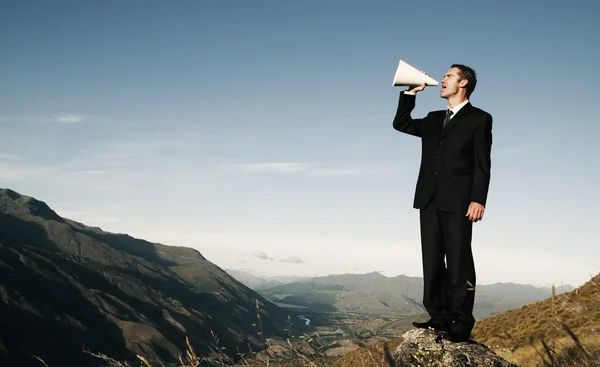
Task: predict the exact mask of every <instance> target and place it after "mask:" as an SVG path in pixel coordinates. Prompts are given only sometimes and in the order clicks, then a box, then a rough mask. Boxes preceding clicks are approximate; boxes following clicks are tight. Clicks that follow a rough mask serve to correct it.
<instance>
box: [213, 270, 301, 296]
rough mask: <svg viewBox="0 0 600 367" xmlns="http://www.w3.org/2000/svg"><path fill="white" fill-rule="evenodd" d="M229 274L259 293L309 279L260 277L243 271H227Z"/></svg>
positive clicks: (298, 277)
mask: <svg viewBox="0 0 600 367" xmlns="http://www.w3.org/2000/svg"><path fill="white" fill-rule="evenodd" d="M225 271H226V272H227V274H229V275H231V276H232V277H234V278H235V279H237V280H238V281H240V282H242V283H243V284H245V285H246V286H248V287H249V288H251V289H253V290H255V291H258V290H261V289H267V288H272V287H276V286H278V285H283V284H288V283H292V282H299V281H302V280H304V279H308V278H309V277H300V276H272V277H259V276H256V275H254V274H252V273H249V272H247V271H243V270H234V269H225Z"/></svg>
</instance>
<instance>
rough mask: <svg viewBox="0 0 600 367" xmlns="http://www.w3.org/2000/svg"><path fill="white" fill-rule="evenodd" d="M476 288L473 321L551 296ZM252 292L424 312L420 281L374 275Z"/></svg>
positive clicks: (369, 309) (346, 306) (323, 305)
mask: <svg viewBox="0 0 600 367" xmlns="http://www.w3.org/2000/svg"><path fill="white" fill-rule="evenodd" d="M476 288H477V291H476V293H475V307H474V311H473V313H474V315H475V317H476V318H477V319H483V318H485V317H488V316H490V315H493V314H497V313H501V312H504V311H507V310H510V309H514V308H518V307H520V306H522V305H525V304H528V303H533V302H536V301H539V300H542V299H545V298H547V297H549V296H551V295H552V289H551V288H536V287H534V286H532V285H528V284H516V283H496V284H490V285H479V284H478V285H477V286H476ZM572 289H573V287H571V286H568V285H567V286H561V287H558V288H556V290H555V294H561V293H564V292H568V291H570V290H572ZM258 291H259V293H261V294H262V295H264V296H265V297H267V298H269V299H271V300H274V301H278V302H283V303H292V304H296V305H301V306H305V307H309V308H311V309H314V310H320V311H336V312H344V311H351V312H354V313H359V314H364V315H370V316H412V315H416V314H419V313H423V312H425V309H424V307H423V305H422V295H423V279H422V278H420V277H408V276H405V275H399V276H396V277H392V278H389V277H386V276H384V275H382V274H380V273H378V272H372V273H368V274H341V275H329V276H326V277H315V278H309V279H305V280H303V281H300V282H292V283H288V284H282V285H278V286H275V287H272V288H267V289H260V290H258ZM342 300H343V302H342Z"/></svg>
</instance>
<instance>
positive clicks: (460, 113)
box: [440, 102, 472, 139]
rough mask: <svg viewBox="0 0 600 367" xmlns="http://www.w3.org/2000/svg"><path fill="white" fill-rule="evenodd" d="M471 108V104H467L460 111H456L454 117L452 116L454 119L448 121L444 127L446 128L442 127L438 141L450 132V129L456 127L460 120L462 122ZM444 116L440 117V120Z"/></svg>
mask: <svg viewBox="0 0 600 367" xmlns="http://www.w3.org/2000/svg"><path fill="white" fill-rule="evenodd" d="M471 108H472V106H471V102H469V103H467V104H466V105H464V106H463V107H462V108H461V109H460V111H458V112H457V113H456V115H454V117H452V119H450V122H448V124H447V125H446V127H442V131H441V133H440V139H442V138H443V137H444V136H445V135H446V134H447V133H448V131H450V129H452V128H453V127H454V126H456V124H458V122H459V121H460V120H462V119H463V118H464V117H465V116H466V115H468V114H469V111H470V110H471ZM444 115H445V114H444ZM444 115H442V120H443V118H444V117H443V116H444ZM442 123H443V121H442ZM440 125H441V124H440Z"/></svg>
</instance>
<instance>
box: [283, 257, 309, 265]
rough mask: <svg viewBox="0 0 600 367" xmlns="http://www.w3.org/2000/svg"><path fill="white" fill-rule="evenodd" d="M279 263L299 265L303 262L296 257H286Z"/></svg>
mask: <svg viewBox="0 0 600 367" xmlns="http://www.w3.org/2000/svg"><path fill="white" fill-rule="evenodd" d="M279 261H280V262H282V263H295V264H301V263H303V262H304V261H303V260H302V259H301V258H299V257H297V256H292V257H288V258H285V259H281V260H279Z"/></svg>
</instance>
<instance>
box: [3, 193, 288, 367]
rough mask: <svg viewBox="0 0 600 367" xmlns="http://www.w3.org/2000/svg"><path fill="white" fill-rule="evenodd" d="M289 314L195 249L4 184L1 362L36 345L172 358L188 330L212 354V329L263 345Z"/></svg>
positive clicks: (35, 351) (55, 357)
mask: <svg viewBox="0 0 600 367" xmlns="http://www.w3.org/2000/svg"><path fill="white" fill-rule="evenodd" d="M256 306H258V312H259V313H260V320H257V308H256ZM286 317H287V314H285V313H284V311H283V310H282V309H280V308H279V307H277V306H275V305H274V304H272V303H271V302H269V301H267V300H265V299H264V298H263V297H262V296H260V295H259V294H257V293H256V292H254V291H253V290H251V289H249V288H248V287H246V286H245V285H243V284H242V283H240V282H238V281H237V280H235V279H234V278H232V277H231V276H229V275H228V274H227V273H226V272H225V271H223V270H222V269H220V268H219V267H218V266H216V265H214V264H213V263H211V262H210V261H208V260H207V259H205V258H204V257H203V256H202V255H201V254H200V253H199V252H198V251H196V250H194V249H191V248H185V247H174V246H166V245H163V244H159V243H151V242H148V241H144V240H141V239H136V238H133V237H131V236H128V235H126V234H113V233H109V232H105V231H103V230H101V229H100V228H96V227H88V226H86V225H84V224H82V223H78V222H75V221H73V220H70V219H66V218H62V217H61V216H59V215H58V214H57V213H56V212H54V211H53V210H52V209H51V208H50V207H49V206H48V205H47V204H45V203H44V202H42V201H39V200H37V199H34V198H32V197H28V196H24V195H21V194H19V193H17V192H15V191H12V190H8V189H0V365H2V366H5V365H6V366H11V365H17V364H18V365H19V366H28V365H29V364H32V365H35V366H39V365H40V364H39V361H37V360H34V359H33V357H32V355H36V356H38V357H40V358H42V359H43V360H44V361H45V362H46V363H47V364H48V365H49V366H67V365H77V366H95V365H98V360H96V359H95V358H93V357H90V356H89V355H88V354H86V353H83V350H84V349H86V350H89V351H91V352H94V353H104V354H106V355H109V356H111V357H112V358H115V359H117V360H125V361H132V362H137V358H136V357H135V354H139V355H142V356H144V357H145V358H147V359H148V360H150V361H158V360H159V359H160V360H162V361H163V362H165V363H171V362H175V361H176V359H177V358H178V356H179V355H180V354H181V353H182V351H184V350H185V348H186V347H185V338H186V336H187V337H189V339H190V343H191V344H192V345H193V346H194V348H196V351H197V352H198V353H199V354H202V355H208V354H209V352H210V348H211V345H213V344H214V343H215V339H214V337H213V333H214V336H216V337H217V338H218V342H219V344H220V345H222V346H225V347H226V348H228V350H237V348H238V347H240V349H244V348H246V346H248V345H250V346H252V347H253V348H254V349H257V348H259V346H260V345H261V343H262V341H261V336H265V337H266V336H278V335H280V334H281V333H283V329H284V328H285V318H286ZM258 321H260V322H258ZM261 330H262V334H259V332H260V331H261Z"/></svg>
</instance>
